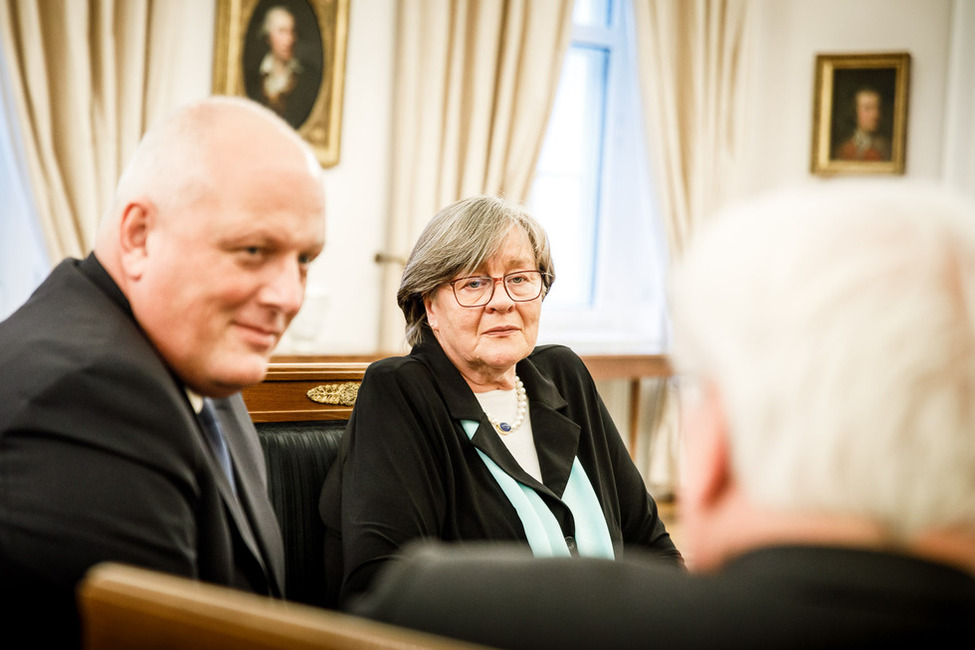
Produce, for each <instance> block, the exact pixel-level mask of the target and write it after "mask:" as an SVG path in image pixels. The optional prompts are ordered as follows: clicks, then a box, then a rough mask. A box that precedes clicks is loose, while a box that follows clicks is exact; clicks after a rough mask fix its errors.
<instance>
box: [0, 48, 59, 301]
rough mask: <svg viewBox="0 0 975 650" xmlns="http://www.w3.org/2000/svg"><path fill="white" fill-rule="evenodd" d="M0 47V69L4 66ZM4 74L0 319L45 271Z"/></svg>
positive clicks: (0, 80) (0, 99)
mask: <svg viewBox="0 0 975 650" xmlns="http://www.w3.org/2000/svg"><path fill="white" fill-rule="evenodd" d="M4 65H5V62H4V60H3V52H2V50H0V71H2V70H5V69H6V68H5V67H4ZM7 90H8V89H7V86H6V78H5V77H4V75H3V74H0V197H3V214H0V320H3V319H5V318H6V317H7V316H9V315H10V314H11V313H12V312H13V311H14V310H15V309H17V307H19V306H20V305H21V304H23V302H24V301H25V300H27V298H28V297H29V296H30V294H31V292H33V291H34V289H35V288H37V285H39V284H40V283H41V282H42V281H43V280H44V277H45V276H46V275H47V272H48V262H47V253H46V252H45V251H44V242H43V240H42V237H41V233H40V232H39V226H38V223H37V217H36V216H35V214H34V209H33V206H32V204H31V201H30V197H29V195H28V192H27V190H26V189H25V188H26V187H27V184H26V182H27V181H26V178H25V177H24V175H23V173H22V172H21V169H23V166H21V165H18V164H17V161H18V160H19V157H18V154H19V150H18V148H17V146H16V140H15V137H14V136H15V135H16V132H15V131H14V127H13V124H14V122H13V121H12V120H11V119H10V113H11V112H12V106H13V104H12V102H10V101H9V97H10V94H9V93H8V92H7Z"/></svg>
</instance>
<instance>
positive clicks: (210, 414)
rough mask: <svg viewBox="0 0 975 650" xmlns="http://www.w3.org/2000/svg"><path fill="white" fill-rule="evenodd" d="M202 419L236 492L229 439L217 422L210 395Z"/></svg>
mask: <svg viewBox="0 0 975 650" xmlns="http://www.w3.org/2000/svg"><path fill="white" fill-rule="evenodd" d="M200 419H201V420H202V421H203V430H204V431H206V433H207V439H208V440H209V441H210V446H211V447H213V452H214V453H215V454H216V455H217V460H218V461H220V466H221V467H222V468H223V472H224V474H226V475H227V480H228V481H230V487H231V488H233V490H234V494H236V493H237V486H236V484H235V482H234V468H233V465H232V464H231V463H230V451H229V450H228V449H227V441H226V440H224V437H223V433H222V432H221V431H220V423H219V422H217V412H216V407H215V406H214V405H213V400H211V399H210V398H209V397H205V398H203V408H202V409H200Z"/></svg>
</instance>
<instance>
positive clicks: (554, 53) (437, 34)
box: [379, 0, 573, 352]
mask: <svg viewBox="0 0 975 650" xmlns="http://www.w3.org/2000/svg"><path fill="white" fill-rule="evenodd" d="M572 6H573V0H504V1H501V0H426V1H424V2H421V3H411V2H405V3H400V5H399V15H398V23H397V43H396V65H395V76H396V87H395V89H394V97H395V111H394V124H393V139H394V140H393V147H392V150H393V151H392V158H393V163H392V171H391V175H392V189H391V192H390V196H391V198H390V210H389V221H388V225H387V240H386V250H385V253H384V255H382V256H379V258H381V259H384V260H387V262H386V266H385V268H384V272H383V289H382V296H383V297H382V300H383V304H382V307H381V320H382V322H381V324H380V340H379V349H380V350H382V351H384V352H400V351H402V350H403V349H404V339H403V328H404V322H403V317H402V314H401V313H400V311H399V308H398V307H397V306H396V290H397V288H398V287H399V281H400V275H401V274H402V270H403V268H402V262H403V261H404V260H405V258H406V256H407V255H408V254H409V251H410V249H411V248H412V246H413V243H414V241H415V239H416V237H417V236H418V235H419V233H420V231H421V230H422V228H423V226H425V225H426V223H427V221H429V219H430V218H431V217H432V216H433V215H434V214H435V213H436V212H437V211H438V210H439V209H440V208H442V207H444V206H446V205H447V204H448V203H451V202H453V201H455V200H457V199H460V198H463V197H465V196H469V195H472V194H478V193H482V192H485V193H492V194H502V195H504V196H506V197H507V198H509V199H511V200H514V201H523V200H524V199H525V198H526V196H527V193H528V191H529V188H530V186H531V180H532V175H533V173H534V168H535V164H536V161H537V159H538V154H539V151H540V150H541V146H542V140H543V138H544V135H545V130H546V125H547V123H548V117H549V113H550V111H551V107H552V103H553V102H554V99H555V93H556V90H557V89H558V82H559V77H560V74H561V71H562V61H563V59H564V56H565V51H566V50H567V48H568V45H569V39H570V37H571V30H572Z"/></svg>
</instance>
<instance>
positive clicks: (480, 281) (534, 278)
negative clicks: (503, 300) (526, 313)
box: [448, 271, 545, 307]
mask: <svg viewBox="0 0 975 650" xmlns="http://www.w3.org/2000/svg"><path fill="white" fill-rule="evenodd" d="M542 275H543V274H542V272H541V271H513V272H511V273H506V274H505V275H504V276H503V277H500V278H492V277H490V276H487V275H472V276H470V277H467V278H457V279H456V280H452V281H450V282H448V284H449V285H450V287H451V288H452V289H453V290H454V298H455V299H456V300H457V304H458V305H460V306H461V307H483V306H484V305H486V304H488V303H489V302H491V299H492V298H494V287H495V285H496V284H497V283H498V282H501V283H502V284H503V285H504V290H505V292H506V293H507V294H508V297H509V298H511V299H512V300H513V301H515V302H531V301H532V300H535V299H536V298H538V297H539V296H540V295H542V289H543V288H544V286H545V283H544V282H542Z"/></svg>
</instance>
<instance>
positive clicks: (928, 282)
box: [672, 180, 975, 541]
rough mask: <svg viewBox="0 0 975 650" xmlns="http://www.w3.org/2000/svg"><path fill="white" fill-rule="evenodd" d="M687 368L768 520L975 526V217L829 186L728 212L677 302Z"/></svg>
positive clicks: (931, 190)
mask: <svg viewBox="0 0 975 650" xmlns="http://www.w3.org/2000/svg"><path fill="white" fill-rule="evenodd" d="M672 298H673V300H674V328H675V341H676V346H677V347H676V349H675V354H674V357H675V362H676V365H677V367H678V369H679V371H681V372H688V373H692V374H695V373H697V374H700V376H702V377H703V378H706V379H708V380H710V381H712V382H714V384H715V385H716V386H717V387H718V391H719V394H720V395H721V399H722V401H723V407H724V409H725V412H726V415H727V417H728V424H729V427H730V438H731V440H730V445H731V456H732V461H731V462H732V465H733V471H734V473H735V476H736V479H737V480H738V481H739V482H740V484H741V485H742V487H743V489H744V490H745V491H746V493H747V494H748V495H749V497H750V498H752V499H754V500H755V501H756V502H759V503H763V504H765V505H768V506H771V507H781V508H787V509H791V510H800V511H812V512H830V513H843V514H851V515H857V516H863V517H867V518H869V519H870V520H872V521H876V522H878V523H880V524H882V525H884V526H886V527H887V529H888V531H889V532H890V533H891V534H892V535H893V536H894V537H895V538H897V539H900V540H901V541H908V540H910V539H911V538H912V537H913V536H916V535H918V534H920V533H921V532H923V531H926V530H936V529H942V528H945V527H952V526H965V527H969V528H970V527H971V526H972V525H973V522H975V204H973V203H972V202H970V201H968V200H967V199H964V198H962V197H959V196H956V195H953V194H950V193H949V192H947V190H944V189H939V188H935V187H931V186H927V185H923V186H922V185H916V184H910V183H908V182H906V181H904V180H900V181H897V182H895V181H890V182H886V181H877V180H873V181H869V182H868V181H863V180H861V181H849V182H844V181H840V180H833V181H831V183H830V185H829V186H824V185H817V186H815V187H814V188H811V189H809V188H807V189H800V190H792V191H787V192H783V193H778V194H776V195H775V196H772V197H766V198H764V199H762V200H760V201H757V202H755V203H752V204H750V205H747V206H739V207H737V208H733V209H731V210H729V211H728V212H727V213H726V214H724V215H721V216H719V217H718V218H716V219H714V220H712V221H711V222H709V223H708V224H707V226H706V227H705V228H703V229H702V231H701V232H700V233H699V236H698V237H697V239H696V240H695V241H694V242H693V244H692V246H691V247H690V249H689V250H688V251H687V254H686V255H685V257H684V259H683V260H682V264H681V266H680V268H679V269H678V270H677V273H676V276H675V283H674V286H673V295H672Z"/></svg>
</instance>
